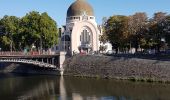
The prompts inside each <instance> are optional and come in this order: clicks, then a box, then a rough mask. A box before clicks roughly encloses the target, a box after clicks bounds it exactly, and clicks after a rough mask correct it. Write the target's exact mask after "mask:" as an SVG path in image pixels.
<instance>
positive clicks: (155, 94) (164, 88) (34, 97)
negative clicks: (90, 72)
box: [0, 74, 170, 100]
mask: <svg viewBox="0 0 170 100" xmlns="http://www.w3.org/2000/svg"><path fill="white" fill-rule="evenodd" d="M0 100H170V84H159V83H135V82H130V81H118V80H107V79H90V78H77V77H76V78H75V77H56V76H44V75H7V74H3V75H2V74H0Z"/></svg>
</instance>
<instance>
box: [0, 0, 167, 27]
mask: <svg viewBox="0 0 170 100" xmlns="http://www.w3.org/2000/svg"><path fill="white" fill-rule="evenodd" d="M74 1H75V0H0V18H2V17H3V16H4V15H13V16H17V17H22V16H24V15H25V14H26V13H28V12H30V11H38V12H40V13H42V12H47V13H48V14H49V16H51V17H52V18H53V19H54V20H55V21H56V22H57V24H58V25H59V26H62V25H65V22H66V13H67V9H68V7H69V6H70V5H71V4H72V3H73V2H74ZM86 1H87V2H89V4H91V6H92V7H93V9H94V13H95V17H96V21H97V23H98V24H101V23H102V18H103V17H110V16H112V15H127V16H128V15H132V14H134V13H135V12H146V13H147V15H148V17H152V16H153V14H154V13H155V12H159V11H162V12H167V13H168V14H170V0H86Z"/></svg>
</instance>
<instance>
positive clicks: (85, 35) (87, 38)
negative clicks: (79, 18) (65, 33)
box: [80, 29, 91, 44]
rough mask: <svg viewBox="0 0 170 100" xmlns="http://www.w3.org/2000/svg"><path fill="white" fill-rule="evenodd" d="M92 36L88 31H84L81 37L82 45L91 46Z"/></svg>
mask: <svg viewBox="0 0 170 100" xmlns="http://www.w3.org/2000/svg"><path fill="white" fill-rule="evenodd" d="M90 35H91V33H90V31H88V29H84V30H83V31H82V32H81V35H80V41H81V44H90V41H91V36H90Z"/></svg>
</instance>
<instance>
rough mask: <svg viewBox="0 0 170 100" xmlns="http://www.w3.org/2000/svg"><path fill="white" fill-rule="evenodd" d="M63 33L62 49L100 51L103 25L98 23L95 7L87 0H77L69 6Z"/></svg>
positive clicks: (87, 51) (68, 50)
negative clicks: (100, 36)
mask: <svg viewBox="0 0 170 100" xmlns="http://www.w3.org/2000/svg"><path fill="white" fill-rule="evenodd" d="M61 33H62V34H61V39H59V40H60V46H59V47H60V50H65V51H67V52H68V53H73V52H86V53H89V52H91V51H92V52H95V51H99V46H100V42H99V35H100V34H101V33H102V27H100V26H98V25H97V23H96V20H95V16H94V12H93V8H92V7H91V6H90V5H89V4H88V3H87V2H86V1H85V0H76V1H75V2H74V3H73V4H72V5H71V6H70V7H69V8H68V10H67V18H66V25H65V26H63V28H62V30H61Z"/></svg>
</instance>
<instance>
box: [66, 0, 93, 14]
mask: <svg viewBox="0 0 170 100" xmlns="http://www.w3.org/2000/svg"><path fill="white" fill-rule="evenodd" d="M84 13H86V14H87V15H88V16H94V13H93V8H92V7H91V5H90V4H89V3H87V2H86V1H85V0H76V1H75V2H74V3H73V4H71V6H70V7H69V8H68V10H67V17H70V16H81V15H82V14H84Z"/></svg>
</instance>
